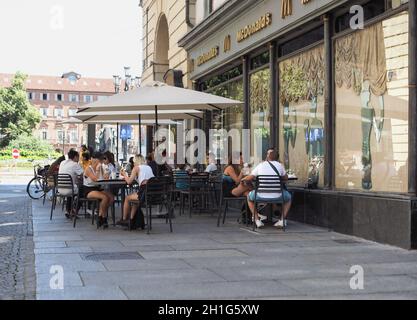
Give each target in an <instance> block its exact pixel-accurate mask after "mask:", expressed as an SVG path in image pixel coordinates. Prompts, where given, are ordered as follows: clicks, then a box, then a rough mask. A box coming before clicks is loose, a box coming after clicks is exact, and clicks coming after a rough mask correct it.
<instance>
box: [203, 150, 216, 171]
mask: <svg viewBox="0 0 417 320" xmlns="http://www.w3.org/2000/svg"><path fill="white" fill-rule="evenodd" d="M207 161H208V165H207V168H206V170H205V172H207V173H212V172H216V171H217V170H218V168H217V165H216V157H215V156H214V154H213V153H212V152H210V153H209V155H208V157H207Z"/></svg>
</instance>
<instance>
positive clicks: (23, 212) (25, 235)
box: [0, 184, 36, 300]
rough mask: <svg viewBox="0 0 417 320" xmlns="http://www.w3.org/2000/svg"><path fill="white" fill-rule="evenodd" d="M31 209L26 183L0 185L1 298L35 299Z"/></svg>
mask: <svg viewBox="0 0 417 320" xmlns="http://www.w3.org/2000/svg"><path fill="white" fill-rule="evenodd" d="M31 208H32V204H31V200H30V199H29V198H28V197H27V196H26V192H25V186H24V185H20V186H12V185H4V184H3V185H0V257H1V259H0V300H9V299H13V300H24V299H26V300H28V299H29V300H31V299H35V285H36V278H35V272H34V253H33V250H34V249H33V232H32V217H31V212H32V209H31Z"/></svg>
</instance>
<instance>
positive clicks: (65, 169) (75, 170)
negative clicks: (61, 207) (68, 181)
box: [58, 149, 84, 218]
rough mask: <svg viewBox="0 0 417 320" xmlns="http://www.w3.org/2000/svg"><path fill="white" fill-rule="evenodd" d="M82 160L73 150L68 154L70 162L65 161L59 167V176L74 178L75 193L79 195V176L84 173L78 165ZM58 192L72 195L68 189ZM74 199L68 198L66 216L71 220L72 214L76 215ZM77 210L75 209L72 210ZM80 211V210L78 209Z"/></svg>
mask: <svg viewBox="0 0 417 320" xmlns="http://www.w3.org/2000/svg"><path fill="white" fill-rule="evenodd" d="M79 160H80V155H79V153H78V152H77V151H75V150H74V149H71V150H70V151H69V152H68V160H64V161H62V162H61V164H60V166H59V172H58V173H59V174H68V175H70V176H71V178H72V183H73V184H74V193H75V194H78V180H79V178H78V177H79V176H81V175H82V174H83V172H84V170H83V168H82V167H81V166H80V164H79V163H78V162H79ZM58 192H59V193H61V194H62V195H66V194H68V195H69V194H70V193H71V190H68V189H64V190H59V189H58ZM72 201H73V199H72V197H68V198H67V208H66V209H67V210H66V214H65V216H66V217H67V218H71V215H72V214H75V212H71V208H72ZM72 209H75V208H72ZM77 209H78V208H77Z"/></svg>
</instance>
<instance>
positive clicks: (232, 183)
mask: <svg viewBox="0 0 417 320" xmlns="http://www.w3.org/2000/svg"><path fill="white" fill-rule="evenodd" d="M236 159H237V155H235V156H234V157H232V156H230V157H229V163H228V165H227V167H226V168H225V169H224V171H223V191H224V192H223V195H224V196H225V197H241V196H247V195H248V194H249V191H250V189H249V188H248V187H247V186H246V185H244V184H241V181H242V179H243V178H244V172H243V170H241V167H242V166H243V157H242V154H240V155H239V161H240V163H239V165H237V164H234V163H235V162H237V161H236Z"/></svg>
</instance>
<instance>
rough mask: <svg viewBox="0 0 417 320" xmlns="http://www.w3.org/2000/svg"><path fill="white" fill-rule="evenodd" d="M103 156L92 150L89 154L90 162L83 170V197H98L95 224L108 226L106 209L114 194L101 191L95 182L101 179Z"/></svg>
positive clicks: (111, 202)
mask: <svg viewBox="0 0 417 320" xmlns="http://www.w3.org/2000/svg"><path fill="white" fill-rule="evenodd" d="M102 159H103V156H102V154H101V153H99V152H94V153H93V154H92V156H91V164H90V165H89V166H88V167H87V168H86V169H85V171H84V186H83V188H84V197H86V198H88V199H90V198H96V199H100V207H99V218H98V221H97V224H98V225H97V226H98V227H101V226H103V228H105V229H106V228H108V226H109V224H108V222H107V211H108V209H109V207H110V206H111V205H113V202H114V196H113V195H112V194H111V193H110V192H106V191H103V189H102V188H101V187H99V186H97V185H96V184H94V183H95V182H97V181H98V180H100V179H102V178H103V177H102V176H101V173H100V171H101V170H100V169H101V165H102V163H101V162H102Z"/></svg>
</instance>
